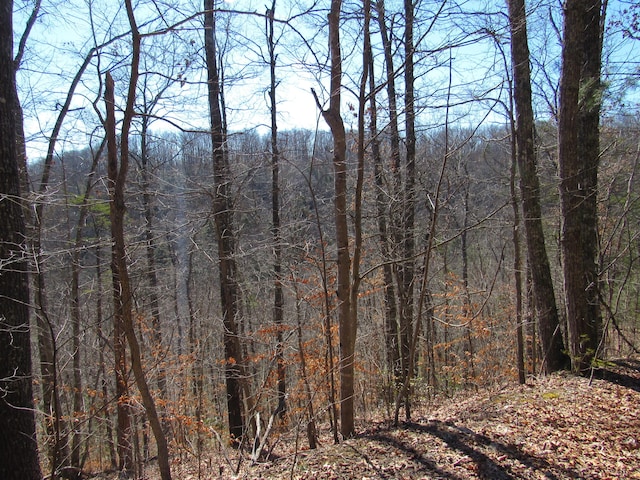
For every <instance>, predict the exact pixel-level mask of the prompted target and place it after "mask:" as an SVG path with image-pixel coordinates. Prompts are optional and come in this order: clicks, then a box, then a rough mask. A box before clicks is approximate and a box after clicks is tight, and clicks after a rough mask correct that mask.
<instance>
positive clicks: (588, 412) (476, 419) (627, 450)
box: [247, 362, 640, 479]
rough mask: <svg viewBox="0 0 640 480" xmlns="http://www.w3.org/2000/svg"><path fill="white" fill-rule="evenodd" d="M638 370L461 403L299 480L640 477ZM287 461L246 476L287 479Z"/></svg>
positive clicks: (333, 451)
mask: <svg viewBox="0 0 640 480" xmlns="http://www.w3.org/2000/svg"><path fill="white" fill-rule="evenodd" d="M639 368H640V362H624V363H622V362H620V363H619V364H618V365H616V366H615V367H614V366H613V365H611V366H609V367H608V368H607V370H606V371H602V372H601V373H602V374H603V375H599V376H602V377H604V379H596V378H594V379H591V380H590V379H587V378H579V377H574V376H571V375H567V374H563V375H552V376H550V377H547V378H540V379H536V380H535V381H533V382H531V383H529V384H527V385H526V386H516V385H511V386H508V387H506V388H503V389H501V390H499V391H493V392H482V393H479V394H476V395H472V396H470V397H468V398H464V397H459V398H455V399H452V400H450V401H448V402H447V404H446V405H442V406H441V407H440V408H437V409H435V410H434V411H432V412H430V413H428V414H426V415H424V416H423V417H421V418H419V419H416V421H415V422H412V423H407V424H404V425H402V426H401V428H397V429H393V428H389V427H388V426H385V425H384V424H379V425H370V426H369V427H366V428H363V431H362V433H361V435H360V436H359V437H358V438H356V439H353V440H349V441H347V442H345V443H344V444H342V445H339V446H333V445H331V446H328V447H325V448H323V449H320V450H318V451H317V452H313V453H311V452H303V453H301V454H299V455H298V458H297V462H296V466H295V467H293V478H305V479H329V478H333V479H348V478H358V479H372V478H381V479H414V478H416V479H417V478H450V479H472V478H486V479H511V478H522V479H543V478H549V479H565V478H584V479H596V478H598V479H607V478H611V479H617V478H620V479H623V478H640V371H639ZM292 463H293V462H292V458H290V457H288V458H283V459H282V460H281V461H279V462H276V463H275V464H273V465H263V466H261V467H260V468H256V469H255V471H254V472H250V471H249V472H247V478H291V471H292Z"/></svg>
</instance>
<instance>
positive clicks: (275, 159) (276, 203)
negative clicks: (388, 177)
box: [267, 0, 287, 417]
mask: <svg viewBox="0 0 640 480" xmlns="http://www.w3.org/2000/svg"><path fill="white" fill-rule="evenodd" d="M275 9H276V0H273V3H272V4H271V9H268V10H267V47H268V48H269V73H270V84H269V102H270V105H269V109H270V111H271V228H272V234H273V257H274V258H273V277H274V279H273V281H274V285H273V324H274V325H275V327H276V362H277V375H278V407H277V412H278V414H279V415H280V416H281V417H283V416H284V415H285V414H286V413H287V404H286V393H287V382H286V369H285V361H284V353H283V345H282V333H283V331H282V322H283V316H284V294H283V290H282V236H281V231H280V164H279V161H280V152H279V150H278V121H277V118H278V116H277V113H278V112H277V104H276V86H277V81H276V59H277V55H276V53H275V43H274V39H273V34H274V28H273V22H274V15H275Z"/></svg>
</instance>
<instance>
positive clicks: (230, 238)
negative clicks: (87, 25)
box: [204, 0, 244, 445]
mask: <svg viewBox="0 0 640 480" xmlns="http://www.w3.org/2000/svg"><path fill="white" fill-rule="evenodd" d="M204 9H205V14H204V28H205V36H204V39H205V40H204V44H205V56H206V62H207V86H208V93H209V115H210V122H211V145H212V149H213V175H214V185H213V187H214V192H215V193H214V199H213V214H214V222H215V227H216V236H217V241H218V268H219V273H220V299H221V305H222V318H223V323H224V354H225V379H226V387H227V414H228V419H229V433H230V435H231V439H232V443H233V445H239V442H240V439H241V438H242V435H243V433H244V415H243V411H242V410H243V409H242V405H243V401H242V350H241V348H240V339H239V338H238V324H237V316H238V313H239V305H238V295H239V291H238V280H237V267H236V262H235V258H234V255H235V237H234V235H235V233H234V229H233V199H232V196H231V195H232V191H231V172H230V170H229V161H228V158H227V153H226V146H225V131H224V123H223V118H222V108H221V105H220V103H221V102H220V100H221V99H220V79H219V75H218V63H217V58H216V55H217V53H216V45H215V19H214V12H213V0H204Z"/></svg>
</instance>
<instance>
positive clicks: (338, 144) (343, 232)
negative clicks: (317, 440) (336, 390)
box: [314, 0, 356, 438]
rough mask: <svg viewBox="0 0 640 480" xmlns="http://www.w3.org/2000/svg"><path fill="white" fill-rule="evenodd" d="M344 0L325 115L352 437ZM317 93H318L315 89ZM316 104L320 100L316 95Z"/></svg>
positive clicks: (333, 40)
mask: <svg viewBox="0 0 640 480" xmlns="http://www.w3.org/2000/svg"><path fill="white" fill-rule="evenodd" d="M341 7H342V1H341V0H331V9H330V11H329V52H330V56H331V82H330V87H329V92H330V97H329V108H328V109H327V110H322V116H323V118H324V120H325V122H327V125H329V129H330V130H331V134H332V136H333V172H334V192H335V195H334V220H335V229H336V246H337V268H338V273H337V288H336V294H337V296H338V332H339V333H338V335H339V338H340V365H339V371H340V433H341V434H342V436H343V437H344V438H349V437H351V436H353V434H354V433H355V426H354V410H353V409H354V397H353V395H354V372H355V369H354V360H355V357H354V355H355V340H356V338H355V337H356V319H355V318H354V316H353V314H354V311H353V310H352V309H351V255H350V252H349V225H348V212H347V162H346V156H347V142H346V134H345V129H344V122H343V121H342V116H341V114H340V98H341V95H340V90H341V86H342V85H341V84H342V56H341V52H340V10H341ZM314 94H315V92H314ZM316 103H317V104H318V106H320V102H319V100H318V99H317V97H316Z"/></svg>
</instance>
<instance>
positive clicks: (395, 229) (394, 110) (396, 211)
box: [376, 0, 408, 389]
mask: <svg viewBox="0 0 640 480" xmlns="http://www.w3.org/2000/svg"><path fill="white" fill-rule="evenodd" d="M376 10H377V13H378V15H377V17H378V27H379V29H380V37H381V40H382V46H383V50H384V64H385V71H386V72H385V73H386V84H387V100H388V108H389V125H388V127H387V128H388V130H389V142H390V147H391V154H390V159H389V161H390V164H391V165H390V167H391V189H392V192H391V193H392V194H391V198H393V200H391V202H390V205H389V217H390V228H391V232H392V237H393V244H392V248H390V251H389V254H390V256H391V257H392V258H394V259H396V260H398V258H399V257H401V255H400V253H399V251H400V250H399V249H400V247H401V245H402V238H403V233H402V232H403V226H402V220H403V214H402V209H401V206H402V204H401V202H400V201H399V199H400V198H402V196H403V195H404V194H403V192H402V169H401V165H400V129H399V127H398V104H397V99H396V97H397V95H396V71H395V67H394V62H393V46H392V44H391V39H390V35H389V32H388V27H387V23H386V19H385V3H384V0H376ZM401 272H402V268H401V263H400V262H396V263H394V265H393V273H394V275H395V280H396V282H397V285H398V289H397V294H398V302H397V304H396V308H395V310H391V311H390V313H391V314H394V315H395V316H394V317H393V318H390V319H389V321H388V322H387V329H388V337H389V338H390V337H391V336H393V337H395V338H394V341H393V345H389V346H388V348H389V349H390V348H393V347H395V348H397V352H395V353H394V354H393V361H394V365H393V366H392V368H393V375H394V377H395V378H394V380H395V383H396V385H395V387H396V389H397V388H400V387H401V383H402V379H403V365H406V363H407V358H408V357H407V351H406V350H407V349H406V348H404V347H406V346H407V342H406V340H407V339H406V337H405V338H404V339H403V338H401V328H402V327H401V324H402V312H406V308H404V307H403V299H404V298H406V296H405V295H404V289H403V282H402V278H403V275H402V274H401ZM395 293H396V292H394V294H395ZM402 345H404V347H403V346H402ZM390 353H391V352H390Z"/></svg>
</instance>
